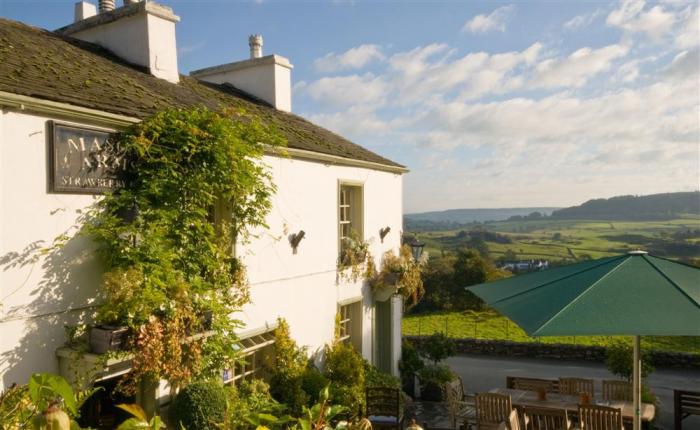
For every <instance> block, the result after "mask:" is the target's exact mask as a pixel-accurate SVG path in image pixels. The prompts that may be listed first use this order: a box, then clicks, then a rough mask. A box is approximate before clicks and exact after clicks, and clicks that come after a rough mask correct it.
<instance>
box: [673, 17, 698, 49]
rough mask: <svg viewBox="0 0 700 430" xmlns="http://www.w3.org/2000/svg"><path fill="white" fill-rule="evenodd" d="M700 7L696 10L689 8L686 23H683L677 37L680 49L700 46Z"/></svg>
mask: <svg viewBox="0 0 700 430" xmlns="http://www.w3.org/2000/svg"><path fill="white" fill-rule="evenodd" d="M699 11H700V7H696V8H695V9H692V8H688V9H687V10H686V11H685V12H684V14H685V15H686V16H685V22H684V23H683V25H682V27H681V30H680V32H679V33H678V36H677V37H676V45H677V46H678V47H679V48H682V49H686V48H693V47H697V46H698V45H700V27H699V23H700V12H699Z"/></svg>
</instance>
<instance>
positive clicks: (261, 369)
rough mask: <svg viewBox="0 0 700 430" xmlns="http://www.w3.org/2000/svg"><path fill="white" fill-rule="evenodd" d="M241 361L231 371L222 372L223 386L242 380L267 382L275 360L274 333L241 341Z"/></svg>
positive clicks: (268, 332)
mask: <svg viewBox="0 0 700 430" xmlns="http://www.w3.org/2000/svg"><path fill="white" fill-rule="evenodd" d="M239 347H240V348H241V361H240V362H239V363H236V366H235V367H234V368H233V369H225V370H224V371H223V375H222V376H223V380H224V384H230V383H233V384H235V383H236V381H240V380H242V379H246V380H250V379H254V378H257V379H263V380H267V379H268V376H269V373H268V371H269V369H270V368H271V367H272V366H273V365H274V360H275V335H274V331H272V330H271V331H267V332H264V333H261V334H258V335H253V336H249V337H246V338H245V339H241V341H240V343H239Z"/></svg>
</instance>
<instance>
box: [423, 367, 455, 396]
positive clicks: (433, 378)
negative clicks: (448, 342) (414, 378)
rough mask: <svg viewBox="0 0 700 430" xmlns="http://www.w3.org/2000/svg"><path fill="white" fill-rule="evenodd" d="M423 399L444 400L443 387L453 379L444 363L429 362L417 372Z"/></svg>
mask: <svg viewBox="0 0 700 430" xmlns="http://www.w3.org/2000/svg"><path fill="white" fill-rule="evenodd" d="M418 379H419V380H420V385H421V398H422V399H423V400H432V401H441V400H444V393H443V387H444V386H445V384H446V383H448V382H450V381H452V380H453V379H454V374H453V373H452V371H451V370H450V368H449V367H448V366H446V365H444V364H431V365H428V366H425V367H424V368H422V369H421V370H420V371H419V372H418Z"/></svg>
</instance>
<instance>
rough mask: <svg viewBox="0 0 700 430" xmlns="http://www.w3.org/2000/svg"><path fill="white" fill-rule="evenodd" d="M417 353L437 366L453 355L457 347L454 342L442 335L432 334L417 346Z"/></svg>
mask: <svg viewBox="0 0 700 430" xmlns="http://www.w3.org/2000/svg"><path fill="white" fill-rule="evenodd" d="M418 352H419V353H420V354H421V355H422V356H424V357H425V358H427V359H428V360H430V361H432V362H433V364H437V363H438V362H440V361H442V360H444V359H446V358H449V357H452V356H453V355H455V354H456V353H457V346H456V344H455V341H454V340H453V339H450V338H449V337H447V336H446V335H445V334H444V333H433V334H432V335H430V336H429V337H427V338H426V339H425V340H423V341H422V342H421V343H420V344H419V348H418Z"/></svg>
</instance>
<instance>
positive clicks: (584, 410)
mask: <svg viewBox="0 0 700 430" xmlns="http://www.w3.org/2000/svg"><path fill="white" fill-rule="evenodd" d="M578 420H579V426H580V427H581V430H624V427H623V426H622V409H619V408H610V407H607V406H599V405H579V406H578Z"/></svg>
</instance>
